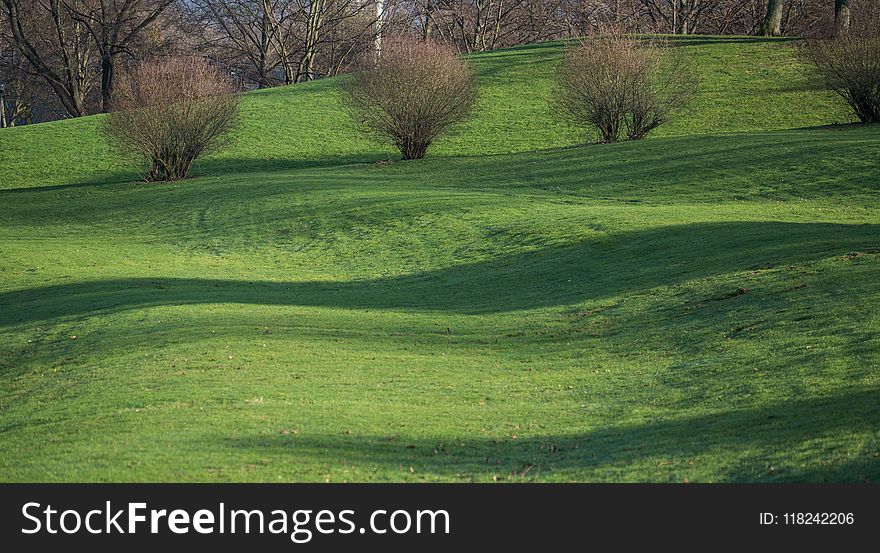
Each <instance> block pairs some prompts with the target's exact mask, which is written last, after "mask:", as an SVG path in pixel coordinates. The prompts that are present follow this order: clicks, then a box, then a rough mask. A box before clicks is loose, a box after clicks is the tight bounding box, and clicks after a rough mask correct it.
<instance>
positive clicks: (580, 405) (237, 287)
mask: <svg viewBox="0 0 880 553" xmlns="http://www.w3.org/2000/svg"><path fill="white" fill-rule="evenodd" d="M791 44H792V43H790V42H784V41H765V40H756V39H729V38H725V39H714V38H711V37H696V38H693V39H689V40H684V41H680V42H677V45H678V46H677V47H680V48H684V49H686V52H687V54H686V55H687V56H688V59H689V60H690V62H691V63H693V64H694V66H695V68H696V69H697V70H698V72H699V74H700V76H701V81H702V82H701V88H700V95H699V97H698V98H697V100H696V102H695V105H694V106H693V110H691V111H690V112H689V113H686V114H683V115H682V116H681V117H679V118H678V119H677V120H676V121H674V122H671V123H670V124H669V125H668V126H667V127H664V128H662V129H660V131H659V132H658V133H657V136H656V137H653V138H651V139H649V140H646V141H643V142H639V143H621V144H616V145H601V146H600V145H587V146H578V144H580V143H582V142H585V141H586V140H587V137H584V136H583V135H582V134H580V133H578V132H577V131H576V130H575V129H572V128H570V127H568V126H566V125H564V124H561V123H559V122H557V121H555V120H554V119H553V118H552V116H551V114H550V113H549V111H548V109H547V107H546V98H547V94H548V92H549V88H550V83H551V78H552V73H553V67H554V66H555V64H556V63H558V60H559V59H560V56H561V52H562V49H561V46H560V45H559V44H552V43H551V44H542V45H535V46H530V47H524V48H517V49H511V50H504V51H497V52H491V53H487V54H482V55H477V56H473V57H472V58H471V61H472V63H473V64H474V67H475V69H476V70H477V71H478V74H479V77H480V82H481V84H482V89H481V99H480V106H481V107H482V111H481V112H480V115H479V116H478V117H477V118H476V119H474V120H473V121H471V122H469V123H468V124H466V125H465V126H463V128H462V129H461V130H460V132H459V133H458V134H457V135H456V136H454V137H450V138H448V139H444V140H442V141H441V142H439V143H438V144H437V145H436V148H435V149H433V150H432V151H431V152H430V153H429V157H428V158H427V159H425V160H422V161H417V162H406V163H402V162H394V163H387V162H384V161H383V162H381V163H376V161H378V160H388V159H394V158H395V156H394V154H393V152H391V151H390V150H388V149H387V148H383V147H381V146H378V145H375V144H373V143H371V142H370V141H369V140H367V139H365V138H364V137H361V136H359V135H358V134H357V133H356V132H355V131H354V130H352V129H351V127H350V126H349V125H348V124H347V123H346V119H345V116H344V114H343V113H342V112H341V110H340V104H339V97H338V81H337V80H335V79H326V80H322V81H319V82H315V83H312V84H308V85H297V86H294V87H287V88H280V89H273V90H268V91H261V92H257V93H252V94H248V95H247V96H246V99H245V103H244V110H243V111H244V119H243V122H242V125H241V127H240V128H239V129H238V131H237V133H236V140H235V143H234V145H233V146H232V147H231V149H229V150H228V151H226V152H224V153H221V154H218V155H216V156H213V157H212V158H210V159H208V160H205V161H204V162H203V163H202V164H201V165H200V166H199V167H198V169H197V173H198V174H197V176H196V177H195V178H193V179H191V180H187V181H183V182H177V183H171V184H150V185H146V184H142V183H138V182H135V181H133V178H134V177H133V176H132V174H131V173H130V172H129V171H128V170H127V169H125V168H124V166H123V165H121V164H120V163H119V162H118V161H115V160H114V159H113V157H112V156H111V155H110V153H109V151H108V150H107V149H106V146H104V145H103V143H102V142H101V140H100V138H99V135H98V134H97V130H96V129H97V126H98V124H99V118H84V119H79V120H74V121H63V122H58V123H51V124H45V125H35V126H32V127H25V128H20V129H11V130H2V131H0V162H2V165H0V480H3V481H166V480H167V481H330V482H343V481H424V480H429V481H436V480H440V481H481V482H493V481H502V482H507V481H523V480H525V481H532V480H537V481H646V480H647V481H661V482H666V481H669V482H682V481H689V482H702V481H759V482H770V481H802V480H808V481H865V480H868V481H877V480H880V309H878V305H880V301H878V300H880V212H878V208H880V127H862V126H857V125H850V124H848V123H850V119H849V116H848V114H847V112H846V110H845V109H844V107H843V106H842V105H841V102H839V101H838V100H837V99H835V98H834V97H833V96H831V95H830V94H828V93H826V92H823V91H821V90H820V89H819V88H818V87H817V86H816V84H815V83H814V82H812V81H811V80H810V79H809V78H808V77H807V74H806V71H805V68H804V67H802V66H801V65H799V64H798V62H797V61H796V60H795V57H794V55H793V52H792V47H791Z"/></svg>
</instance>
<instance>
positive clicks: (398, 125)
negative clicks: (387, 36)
mask: <svg viewBox="0 0 880 553" xmlns="http://www.w3.org/2000/svg"><path fill="white" fill-rule="evenodd" d="M345 92H346V99H347V101H348V104H349V106H350V110H351V113H352V116H353V118H354V119H356V120H357V121H359V122H360V123H361V124H362V125H363V126H364V127H365V128H366V129H368V130H369V131H371V132H372V133H375V134H376V135H378V136H380V137H382V138H385V139H388V140H390V141H391V142H392V143H393V144H394V146H395V147H396V148H397V149H399V150H400V153H401V154H402V155H403V159H419V158H421V157H424V156H425V153H426V152H427V151H428V147H429V146H430V145H431V144H432V143H433V142H434V140H436V139H437V138H438V137H440V136H441V135H443V134H444V133H446V132H448V131H449V129H450V128H451V127H452V126H453V125H455V124H456V123H459V122H461V121H463V120H464V119H466V118H467V117H468V116H469V115H470V113H471V108H472V107H473V104H474V100H475V98H476V94H477V89H476V84H475V82H474V76H473V73H472V72H471V69H470V67H469V66H468V65H467V62H465V61H463V60H461V59H460V58H458V57H457V56H456V55H455V51H454V50H452V48H450V47H449V46H446V45H444V44H441V43H439V42H434V41H419V40H415V39H412V38H404V37H398V38H395V39H394V40H387V41H385V46H383V49H382V54H381V56H380V57H379V60H378V62H377V63H376V64H375V65H373V66H371V67H368V68H366V69H364V70H362V71H359V72H358V73H356V74H355V75H354V77H353V78H352V79H351V80H350V81H348V83H347V84H346V87H345Z"/></svg>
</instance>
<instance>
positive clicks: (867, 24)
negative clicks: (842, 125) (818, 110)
mask: <svg viewBox="0 0 880 553" xmlns="http://www.w3.org/2000/svg"><path fill="white" fill-rule="evenodd" d="M859 7H860V8H861V9H860V10H857V11H856V12H855V13H853V15H852V17H851V18H850V21H849V25H848V27H847V28H844V27H842V26H841V27H840V28H838V29H837V33H836V34H835V35H834V36H833V37H832V38H819V39H813V40H808V41H805V42H804V43H803V45H802V46H801V48H800V53H801V56H802V57H803V58H805V59H806V60H807V61H808V62H810V63H811V64H812V65H813V66H814V67H815V69H816V71H817V72H818V74H819V76H820V77H821V78H822V80H824V81H825V83H827V85H828V87H829V88H831V90H833V91H834V92H836V93H837V94H838V95H839V96H841V97H842V98H843V99H844V100H845V101H846V103H847V104H849V106H850V107H851V108H852V110H853V112H855V114H856V117H858V118H859V121H861V122H862V123H880V8H878V7H876V6H871V5H865V6H864V7H862V5H859Z"/></svg>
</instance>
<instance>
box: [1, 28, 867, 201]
mask: <svg viewBox="0 0 880 553" xmlns="http://www.w3.org/2000/svg"><path fill="white" fill-rule="evenodd" d="M671 44H673V45H676V46H684V47H686V54H685V56H686V59H687V60H688V63H690V64H692V66H693V67H694V71H695V73H696V74H697V75H698V76H699V79H700V83H701V84H700V92H699V94H698V96H697V98H696V99H695V102H694V105H693V106H692V110H690V111H688V112H687V113H684V114H681V115H680V116H679V117H678V118H676V119H675V120H674V121H672V122H670V123H669V124H668V125H666V126H664V127H662V128H660V129H658V131H657V132H656V133H655V135H656V136H657V137H661V136H672V135H688V134H704V133H718V132H742V131H754V130H772V129H783V128H793V127H809V126H817V125H828V124H836V123H845V122H850V121H851V120H852V117H851V116H850V115H849V114H848V113H847V111H846V109H845V108H844V106H843V105H842V102H841V101H839V100H838V99H837V98H836V97H834V96H833V95H831V94H830V93H828V92H824V91H822V90H819V89H817V88H816V86H815V83H813V82H812V81H811V80H810V79H809V76H808V72H807V71H806V69H805V67H804V66H803V65H801V64H800V63H799V62H797V61H796V59H795V56H794V54H793V50H792V46H791V44H792V43H791V42H789V41H785V40H779V39H772V40H756V39H754V38H727V37H687V38H678V39H675V40H673V41H672V42H671ZM562 50H563V45H562V44H561V43H544V44H536V45H528V46H523V47H518V48H512V49H507V50H499V51H493V52H487V53H484V54H478V55H474V56H472V57H471V58H470V60H471V63H472V64H473V66H474V68H475V70H476V72H477V75H478V78H479V86H480V99H479V101H478V116H477V117H476V118H475V119H474V120H472V121H470V122H469V123H466V124H465V125H463V126H462V127H461V128H460V129H459V130H458V132H457V133H456V134H455V135H454V136H451V137H448V138H444V139H442V140H440V141H439V142H437V144H436V145H435V146H434V147H433V148H432V150H431V152H430V153H429V155H430V156H432V157H447V156H458V155H487V154H504V153H517V152H528V151H535V150H543V149H547V148H555V147H564V146H571V145H574V144H581V143H584V142H591V141H593V140H594V139H595V137H593V136H584V135H583V134H582V133H581V132H580V131H578V130H577V129H574V128H572V127H570V126H568V125H567V124H565V123H563V122H561V121H559V120H557V119H556V118H555V117H553V115H552V114H551V113H550V110H549V107H548V98H549V94H550V89H551V85H552V79H553V74H554V71H555V67H556V65H557V64H558V63H559V61H560V60H561V58H562ZM99 124H100V117H86V118H79V119H76V120H69V121H60V122H56V123H51V124H44V125H34V126H29V127H22V128H19V129H11V130H6V129H4V130H3V131H0V188H19V187H30V186H51V185H59V184H72V183H80V182H100V181H104V182H113V181H120V180H130V179H133V178H135V175H134V173H133V172H132V171H130V170H129V169H128V168H127V167H126V165H125V164H123V163H121V162H120V161H119V160H117V159H115V158H114V157H113V155H112V154H111V152H110V151H109V150H108V149H107V146H106V145H105V143H104V141H103V139H102V138H101V137H100V135H99V132H98V126H99ZM388 158H394V159H396V158H397V154H396V153H395V152H394V151H393V150H392V149H390V148H387V147H380V146H376V145H374V144H373V143H372V141H370V140H369V139H367V138H366V137H364V136H362V135H360V134H359V133H358V132H357V131H356V129H354V128H353V127H352V125H351V123H350V122H349V120H348V118H347V117H346V115H345V113H344V110H343V109H342V105H341V103H340V97H339V83H338V79H324V80H321V81H317V82H313V83H307V84H303V85H296V86H291V87H280V88H274V89H270V90H264V91H258V92H253V93H249V94H247V95H246V97H245V101H244V103H243V107H242V119H241V125H240V127H239V128H238V130H237V131H236V133H235V140H234V144H233V146H232V148H230V149H229V150H228V151H225V152H223V153H221V154H218V155H216V156H213V157H212V158H210V159H208V160H205V161H203V162H202V163H200V164H198V165H197V167H196V169H195V171H196V173H199V174H203V175H212V174H213V175H217V174H228V173H230V172H249V171H264V170H267V169H269V168H277V169H301V168H307V167H322V166H334V165H341V164H345V163H363V162H372V161H375V160H378V159H388Z"/></svg>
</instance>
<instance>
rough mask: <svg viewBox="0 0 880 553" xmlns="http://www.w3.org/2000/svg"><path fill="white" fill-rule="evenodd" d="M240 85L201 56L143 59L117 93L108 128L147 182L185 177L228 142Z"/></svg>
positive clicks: (118, 146) (110, 138) (109, 135)
mask: <svg viewBox="0 0 880 553" xmlns="http://www.w3.org/2000/svg"><path fill="white" fill-rule="evenodd" d="M238 106H239V94H238V87H237V86H236V85H235V83H234V81H233V79H232V78H231V77H230V76H229V75H227V74H226V73H224V72H223V71H222V70H221V69H219V68H218V67H216V66H214V65H212V64H210V63H208V62H207V61H206V60H204V59H202V58H197V57H178V58H163V59H154V60H149V61H146V62H143V63H141V64H140V65H138V66H137V67H136V68H134V70H133V71H131V72H130V73H129V74H128V76H127V78H126V79H124V80H122V81H121V82H120V83H119V84H118V85H117V87H116V88H115V89H114V93H113V104H112V111H111V113H109V114H108V116H107V119H106V122H105V125H104V133H105V134H106V136H107V137H108V138H109V140H110V142H111V144H112V145H113V146H114V147H115V148H116V149H117V150H118V151H120V152H121V153H122V154H123V155H125V156H127V157H129V158H133V159H134V160H135V161H137V162H138V163H139V165H140V166H141V167H144V166H145V167H146V168H145V170H144V175H143V176H144V179H145V180H147V181H173V180H178V179H183V178H186V176H187V175H188V174H189V171H190V169H191V168H192V165H193V162H194V161H195V160H196V159H198V158H199V157H200V156H202V155H204V154H206V153H209V152H211V151H215V150H217V149H218V148H220V147H221V146H223V145H224V143H225V140H226V137H227V135H228V132H229V130H230V129H231V128H232V126H233V124H234V122H235V119H236V115H237V113H238Z"/></svg>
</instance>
